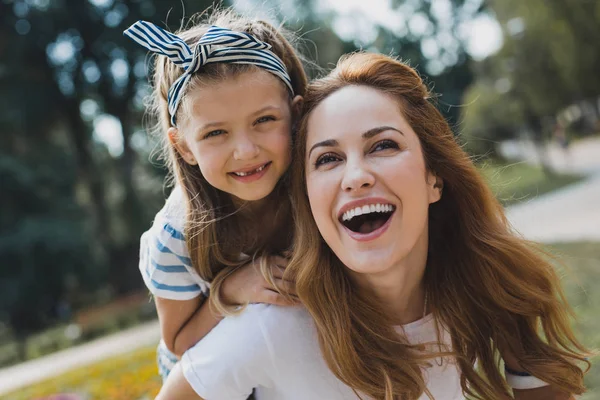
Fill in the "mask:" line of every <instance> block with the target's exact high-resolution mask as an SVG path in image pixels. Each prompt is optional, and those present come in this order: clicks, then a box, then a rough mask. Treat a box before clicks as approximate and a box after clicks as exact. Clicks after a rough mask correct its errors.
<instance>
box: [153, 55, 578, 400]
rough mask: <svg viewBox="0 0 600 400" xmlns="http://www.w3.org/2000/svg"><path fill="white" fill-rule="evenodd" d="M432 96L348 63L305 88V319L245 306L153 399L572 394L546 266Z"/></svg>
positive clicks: (571, 347) (401, 75)
mask: <svg viewBox="0 0 600 400" xmlns="http://www.w3.org/2000/svg"><path fill="white" fill-rule="evenodd" d="M427 98H428V93H427V90H426V88H425V87H424V85H423V83H422V81H421V79H420V78H419V76H418V75H417V74H416V72H415V71H414V70H413V69H411V68H409V67H407V66H406V65H404V64H402V63H400V62H398V61H395V60H393V59H391V58H389V57H386V56H382V55H374V54H364V53H358V54H354V55H350V56H348V57H345V58H344V59H342V60H341V61H340V63H339V64H338V66H337V68H336V69H335V70H334V71H333V72H332V73H331V74H330V75H329V76H327V77H326V78H324V79H321V80H318V81H316V82H314V83H313V84H312V85H311V87H310V88H309V91H308V93H307V95H306V97H305V106H304V111H305V115H304V118H303V122H302V124H301V126H300V130H299V135H298V137H297V143H296V144H297V148H296V154H295V159H294V161H293V162H294V163H295V164H294V168H295V169H294V170H293V171H292V172H293V173H292V176H293V191H294V193H293V198H294V202H295V216H296V238H295V252H294V256H293V258H292V261H291V262H290V265H289V266H288V269H289V270H288V271H287V272H288V273H289V274H290V276H291V277H293V278H295V279H296V285H297V292H298V294H299V296H300V298H301V300H302V301H303V303H304V304H305V306H306V308H307V309H308V311H309V312H310V316H311V317H312V319H309V318H308V317H307V315H306V313H305V311H304V309H302V308H298V309H295V310H291V311H290V310H281V309H279V308H277V307H269V306H254V307H251V308H249V309H248V310H246V311H245V312H243V313H242V314H241V315H240V316H238V317H234V318H229V319H226V320H224V321H223V322H221V323H220V325H219V326H217V328H215V329H214V330H213V331H212V332H211V333H210V334H209V335H208V336H207V337H206V338H205V339H204V340H203V341H201V342H200V343H199V344H198V345H197V346H196V347H194V348H193V349H191V350H190V351H188V352H187V353H186V354H185V355H184V358H183V361H182V364H183V371H182V370H176V371H174V372H175V373H174V376H173V377H172V378H173V379H172V380H170V381H168V382H167V384H166V386H165V388H166V391H165V392H164V393H168V394H173V395H172V396H171V397H168V396H165V397H163V398H186V397H185V396H195V397H196V398H197V396H198V395H199V396H200V397H201V398H205V399H208V400H212V399H243V398H245V397H244V396H247V395H248V394H249V393H250V392H251V390H252V388H256V396H257V398H258V399H296V398H297V399H309V398H310V399H313V398H318V399H346V398H356V395H360V396H362V397H367V398H375V399H386V400H387V399H393V398H399V399H417V398H419V399H426V398H428V396H431V397H432V398H434V399H436V400H441V399H448V400H450V399H462V398H463V397H464V395H470V396H473V397H475V398H480V399H485V400H495V399H505V398H510V397H511V390H510V388H509V386H512V387H513V388H514V389H515V390H514V397H515V398H516V399H528V400H533V399H537V398H540V399H541V398H544V399H549V398H553V399H570V398H572V395H573V394H580V393H582V392H583V391H584V386H583V372H582V370H581V369H580V368H579V366H578V365H577V363H578V362H585V358H584V354H583V353H584V349H583V347H582V346H581V345H580V344H579V343H578V341H577V340H576V338H575V337H574V335H573V333H572V331H571V329H570V327H569V321H568V319H567V317H566V315H567V313H566V311H568V308H567V306H566V305H565V304H564V302H563V297H562V292H561V290H560V286H559V282H558V278H557V276H556V274H555V273H554V270H553V268H552V266H551V265H550V264H548V263H547V261H546V260H545V259H544V258H543V257H542V256H541V255H540V254H538V253H537V252H536V251H535V250H534V249H533V248H531V247H530V246H529V245H528V244H527V243H526V242H524V241H523V240H522V239H519V238H518V237H516V236H515V235H514V234H513V233H512V232H511V231H510V229H509V227H508V225H507V222H506V219H505V217H504V214H503V211H502V207H501V206H500V205H499V204H498V202H497V201H496V200H495V199H494V197H493V195H492V193H491V192H490V190H489V189H488V188H487V187H486V185H485V183H484V182H483V180H482V178H481V177H480V176H479V175H478V173H477V171H476V169H475V167H474V166H473V164H472V163H471V161H470V159H469V157H468V156H467V155H466V154H465V153H464V152H463V151H462V149H461V148H460V146H459V145H458V144H457V143H456V142H455V140H454V137H453V135H452V133H451V131H450V129H449V127H448V124H447V123H446V121H445V120H444V119H443V117H442V116H441V115H440V114H439V113H438V112H437V110H436V109H435V107H434V106H433V105H431V104H430V103H429V101H428V99H427ZM424 315H426V317H423V316H424ZM257 320H258V322H259V323H258V324H257V323H256V321H257ZM253 327H254V328H253ZM232 337H237V339H238V340H236V341H232V340H231V338H232ZM544 337H545V338H546V339H543V338H544ZM224 343H234V345H227V346H225V345H224ZM317 343H318V345H320V346H319V347H320V350H321V353H322V358H321V355H319V354H318V351H317ZM224 347H227V349H226V351H225V352H223V348H224ZM216 349H219V350H216ZM497 354H502V356H503V358H504V360H505V361H506V364H507V373H506V379H505V378H504V376H503V374H502V372H501V370H500V368H499V365H500V363H499V362H498V359H497ZM476 362H477V366H475V363H476ZM326 367H328V368H326ZM183 374H185V377H186V378H187V381H186V380H184V379H183V378H182V376H183ZM528 374H529V375H531V376H521V375H528ZM336 378H337V379H336ZM192 389H193V390H192ZM187 398H190V397H187ZM192 398H193V397H192Z"/></svg>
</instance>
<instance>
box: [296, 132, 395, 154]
mask: <svg viewBox="0 0 600 400" xmlns="http://www.w3.org/2000/svg"><path fill="white" fill-rule="evenodd" d="M385 131H396V132H398V133H399V134H401V135H402V136H404V133H402V131H400V130H398V129H396V128H394V127H391V126H387V125H384V126H378V127H376V128H371V129H369V130H368V131H366V132H364V133H363V134H362V135H361V136H362V137H363V139H371V138H372V137H374V136H377V135H379V134H380V133H381V132H385ZM338 145H339V142H338V141H337V140H335V139H327V140H323V141H322V142H318V143H315V144H314V145H313V146H312V147H311V148H310V151H309V152H308V156H309V157H310V154H311V153H312V151H313V150H314V149H316V148H317V147H334V146H338Z"/></svg>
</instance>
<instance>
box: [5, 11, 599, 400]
mask: <svg viewBox="0 0 600 400" xmlns="http://www.w3.org/2000/svg"><path fill="white" fill-rule="evenodd" d="M222 4H223V5H224V6H233V7H235V8H236V9H237V10H238V11H239V12H241V13H248V14H250V15H258V16H261V17H263V18H265V19H268V20H269V21H271V22H274V23H284V25H285V26H286V27H287V28H288V29H291V30H293V31H296V32H297V33H298V34H299V35H300V36H301V41H300V46H299V47H300V50H301V51H302V52H303V53H304V54H305V56H306V57H307V58H308V59H311V60H314V61H315V62H316V63H317V64H318V65H320V66H321V67H324V68H326V69H329V68H330V67H332V66H333V65H334V64H335V62H336V61H337V59H338V58H339V56H340V55H342V54H344V53H347V52H350V51H354V50H356V49H365V50H369V51H376V52H382V53H386V54H394V55H398V56H400V57H401V58H402V59H403V60H405V61H408V62H409V63H410V64H411V65H412V66H414V67H416V68H417V69H418V70H419V71H420V73H421V74H422V75H423V77H425V78H426V80H427V82H428V83H429V85H430V86H431V87H432V88H433V90H434V91H435V92H436V93H438V97H437V103H438V105H439V108H440V110H441V111H442V112H443V113H444V115H445V116H446V117H447V118H448V119H449V121H450V123H451V125H452V127H453V129H454V131H455V133H456V135H457V136H458V138H459V140H461V141H462V143H464V145H465V148H466V149H467V150H468V151H469V152H470V153H471V154H472V155H473V157H474V160H475V161H476V162H477V164H478V166H480V168H481V171H482V173H483V174H484V175H485V176H486V177H487V178H488V180H489V182H490V184H491V185H492V186H493V188H494V190H495V192H496V193H497V195H498V197H499V199H500V200H501V201H502V202H503V203H504V204H505V205H506V206H507V207H508V214H509V218H510V219H511V221H512V223H513V224H514V226H515V227H516V229H517V230H519V231H520V232H521V233H523V234H524V235H525V236H526V237H528V238H530V239H533V240H537V241H541V242H544V243H547V244H548V245H549V249H550V250H551V251H552V252H554V253H556V254H558V255H559V256H560V258H561V260H562V261H563V264H564V266H565V267H567V268H565V269H566V270H567V271H568V272H566V273H565V276H566V277H565V286H566V289H567V295H568V298H569V300H570V301H571V303H572V304H573V305H574V307H575V309H576V313H577V315H578V317H579V319H578V322H577V329H578V332H580V334H581V335H582V338H583V340H584V342H585V343H586V344H587V345H588V346H591V347H596V348H597V347H598V346H600V336H599V333H598V332H600V321H599V320H598V317H597V316H598V315H600V295H599V294H598V291H597V290H596V287H597V284H598V283H600V175H599V173H600V137H599V133H600V122H599V121H600V45H599V44H600V2H598V1H597V0H528V1H526V2H525V1H521V0H487V1H485V0H387V1H386V0H370V1H362V0H322V1H316V0H281V1H275V0H261V1H254V0H240V1H233V2H228V1H225V2H223V3H222ZM211 5H212V2H211V1H201V0H193V1H190V0H180V1H174V0H171V1H162V0H52V1H50V0H0V90H1V91H0V397H1V398H7V399H8V398H10V399H33V398H35V399H41V398H46V399H49V398H53V399H72V400H76V399H134V400H135V399H146V398H152V396H153V395H154V394H156V392H157V390H158V388H159V385H160V379H159V378H158V375H157V372H156V366H155V361H154V349H155V345H156V343H157V341H158V326H157V323H156V313H155V310H154V304H153V303H152V301H151V299H150V297H149V295H148V292H147V290H145V287H144V284H143V282H142V279H141V277H140V276H139V272H138V267H137V264H138V249H139V237H140V234H141V233H142V232H143V231H144V230H146V229H147V228H149V227H150V225H151V222H152V219H153V217H154V215H155V213H156V211H157V210H158V209H159V208H160V207H161V206H162V204H163V202H164V199H165V196H166V195H167V194H168V188H167V187H166V186H165V184H164V177H165V174H166V170H165V169H164V168H163V166H162V165H161V163H160V160H157V159H156V157H155V156H154V153H153V151H154V150H156V145H157V144H156V142H155V141H154V139H153V138H151V137H149V136H148V135H147V134H146V131H145V126H144V124H143V120H144V104H145V103H144V101H145V100H144V99H145V97H146V96H147V95H148V94H149V88H148V85H147V74H148V67H149V63H148V58H147V54H146V52H144V51H142V49H141V48H139V47H138V46H137V45H135V44H134V43H133V42H132V41H130V40H127V39H126V38H124V37H123V35H122V32H123V30H124V29H126V28H127V27H128V26H129V25H131V24H132V23H133V22H135V21H137V20H139V19H145V20H149V21H152V22H154V23H156V24H158V25H161V26H164V27H167V28H169V29H171V30H176V29H177V28H179V27H180V26H181V21H182V18H184V17H189V16H190V15H192V14H193V13H196V12H200V11H203V10H205V9H207V8H208V7H210V6H211ZM310 73H311V74H312V76H313V77H314V76H316V75H317V74H318V72H317V69H316V68H311V69H310ZM563 268H564V267H563ZM53 357H54V358H53ZM588 385H589V386H590V389H591V391H590V393H589V394H588V395H587V396H586V397H585V399H600V391H595V388H598V387H599V386H600V373H599V372H598V371H595V370H594V369H593V370H592V372H591V373H590V374H589V375H588ZM59 394H60V395H59ZM3 396H4V397H3Z"/></svg>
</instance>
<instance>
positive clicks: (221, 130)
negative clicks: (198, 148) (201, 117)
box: [204, 129, 225, 139]
mask: <svg viewBox="0 0 600 400" xmlns="http://www.w3.org/2000/svg"><path fill="white" fill-rule="evenodd" d="M224 133H225V131H224V130H223V129H215V130H214V131H210V132H208V133H207V134H206V135H204V139H208V138H211V137H214V136H219V135H222V134H224Z"/></svg>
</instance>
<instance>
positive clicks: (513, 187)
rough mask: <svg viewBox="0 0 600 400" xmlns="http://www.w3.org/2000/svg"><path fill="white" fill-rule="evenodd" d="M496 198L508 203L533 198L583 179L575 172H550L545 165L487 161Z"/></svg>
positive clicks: (483, 166)
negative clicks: (547, 171)
mask: <svg viewBox="0 0 600 400" xmlns="http://www.w3.org/2000/svg"><path fill="white" fill-rule="evenodd" d="M480 171H481V173H482V174H483V176H484V177H485V178H486V180H487V181H488V183H489V184H490V186H491V187H492V190H493V191H494V193H495V194H496V197H497V198H498V199H499V200H500V201H501V202H502V204H504V205H505V206H508V205H511V204H514V203H518V202H520V201H524V200H531V199H533V198H535V197H538V196H541V195H542V194H545V193H548V192H551V191H553V190H556V189H559V188H561V187H563V186H567V185H570V184H572V183H575V182H577V181H579V180H581V177H580V176H574V175H546V173H544V171H543V169H542V168H541V167H537V166H532V165H529V164H526V163H524V162H517V163H512V164H502V163H500V162H497V161H492V160H486V161H485V162H484V163H482V164H481V165H480Z"/></svg>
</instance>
